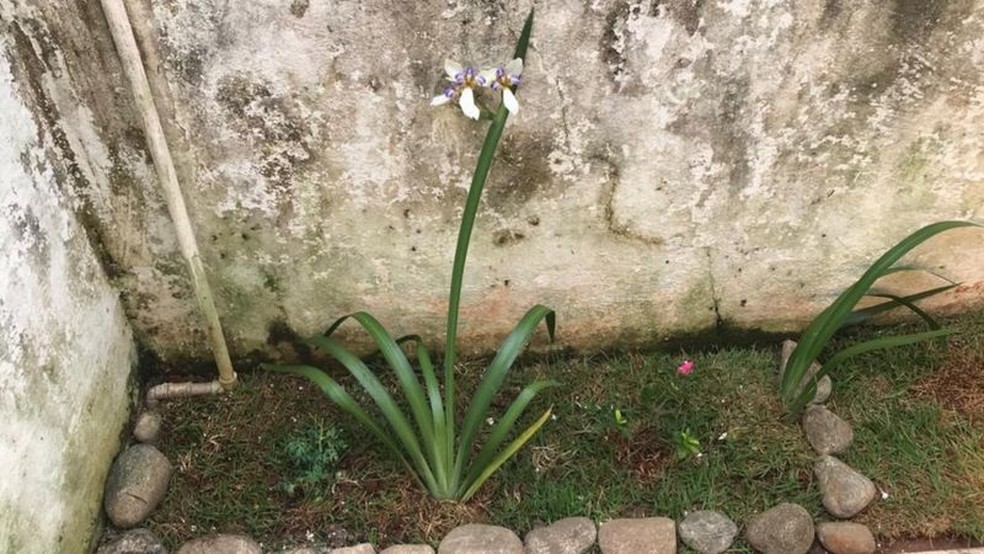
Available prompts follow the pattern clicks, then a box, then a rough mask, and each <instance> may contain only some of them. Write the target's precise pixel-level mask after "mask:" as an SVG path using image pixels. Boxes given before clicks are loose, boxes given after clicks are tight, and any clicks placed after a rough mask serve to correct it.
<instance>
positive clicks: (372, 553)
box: [330, 543, 376, 554]
mask: <svg viewBox="0 0 984 554" xmlns="http://www.w3.org/2000/svg"><path fill="white" fill-rule="evenodd" d="M330 554H376V549H375V548H373V546H372V545H371V544H369V543H362V544H357V545H355V546H345V547H342V548H333V549H332V550H331V552H330Z"/></svg>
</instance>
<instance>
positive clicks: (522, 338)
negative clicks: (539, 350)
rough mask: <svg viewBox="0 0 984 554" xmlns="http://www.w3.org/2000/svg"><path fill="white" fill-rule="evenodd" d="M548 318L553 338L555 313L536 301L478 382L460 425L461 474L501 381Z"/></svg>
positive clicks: (458, 472)
mask: <svg viewBox="0 0 984 554" xmlns="http://www.w3.org/2000/svg"><path fill="white" fill-rule="evenodd" d="M544 320H545V321H546V325H547V332H548V333H549V335H550V340H553V337H554V327H555V325H556V315H555V314H554V311H553V310H551V309H550V308H547V307H545V306H542V305H540V304H537V305H536V306H533V307H532V308H530V309H529V310H528V311H527V312H526V314H525V315H524V316H523V317H522V319H520V320H519V323H517V324H516V326H515V327H514V328H513V330H512V332H510V333H509V335H508V336H507V337H506V339H505V340H504V341H503V342H502V346H501V347H500V348H499V351H498V352H497V353H496V355H495V358H494V359H493V360H492V363H490V364H489V367H488V368H487V369H486V370H485V375H484V376H483V377H482V381H481V382H480V383H479V384H478V388H477V389H476V391H475V396H474V397H473V398H472V402H471V404H470V405H469V406H468V411H467V412H466V414H465V419H464V421H463V422H462V425H461V441H460V442H459V443H458V453H457V458H456V459H455V465H454V468H455V469H454V472H453V473H454V475H461V474H462V469H463V467H464V462H465V459H466V458H467V457H468V455H469V453H470V450H471V446H472V442H473V441H474V440H475V436H476V434H477V433H478V429H479V428H480V427H481V425H482V422H484V421H485V418H486V417H487V414H488V411H489V406H490V405H491V404H492V398H493V397H494V396H495V394H496V393H497V392H498V391H499V388H500V387H502V382H503V381H504V380H505V378H506V373H508V371H509V368H510V367H512V364H513V362H515V361H516V358H517V357H519V354H520V353H521V352H522V351H523V348H524V347H525V346H526V342H527V340H528V339H529V337H530V335H531V334H532V333H533V331H534V330H535V329H536V327H537V325H539V323H540V321H544Z"/></svg>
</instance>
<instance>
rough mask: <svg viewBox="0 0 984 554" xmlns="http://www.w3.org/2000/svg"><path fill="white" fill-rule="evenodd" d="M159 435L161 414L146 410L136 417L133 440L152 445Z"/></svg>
mask: <svg viewBox="0 0 984 554" xmlns="http://www.w3.org/2000/svg"><path fill="white" fill-rule="evenodd" d="M160 433H161V414H160V412H157V411H155V410H148V411H146V412H143V413H142V414H140V416H139V417H137V422H136V424H134V426H133V438H135V439H136V440H137V441H139V442H145V443H147V444H154V443H156V442H157V437H158V435H160Z"/></svg>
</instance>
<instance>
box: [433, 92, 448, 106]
mask: <svg viewBox="0 0 984 554" xmlns="http://www.w3.org/2000/svg"><path fill="white" fill-rule="evenodd" d="M450 101H451V98H450V97H448V96H447V95H444V94H440V95H438V96H435V97H434V98H432V99H431V106H441V105H443V104H447V103H448V102H450Z"/></svg>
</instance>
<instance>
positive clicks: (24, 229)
mask: <svg viewBox="0 0 984 554" xmlns="http://www.w3.org/2000/svg"><path fill="white" fill-rule="evenodd" d="M8 7H9V6H7V5H0V114H2V122H3V123H2V124H0V252H3V255H2V256H0V468H3V478H2V479H0V551H2V552H18V553H43V554H49V553H52V552H86V551H87V550H86V549H87V546H88V543H89V540H90V538H91V537H90V535H91V532H92V528H93V526H94V524H95V523H96V522H97V517H98V514H99V510H100V500H101V498H102V487H103V482H104V480H105V477H106V472H107V470H108V468H109V464H110V462H111V461H112V458H113V456H114V455H115V453H116V451H117V450H118V448H119V437H120V432H121V431H122V428H123V424H124V422H125V420H126V417H127V408H128V400H129V399H128V395H127V380H128V378H129V375H130V372H131V370H132V368H133V366H134V364H135V361H136V352H135V348H134V343H133V340H132V336H131V333H130V328H129V325H128V324H127V322H126V318H125V315H124V312H123V308H122V306H121V304H120V302H119V299H118V295H117V293H116V292H115V291H114V290H113V289H112V288H111V287H110V285H109V283H108V282H107V280H106V277H105V274H104V272H103V269H102V268H101V267H100V265H99V262H98V260H97V258H96V256H95V255H94V253H93V250H92V248H91V246H90V243H89V241H88V239H87V236H86V233H85V231H84V230H83V229H82V227H81V226H80V224H79V223H78V221H77V218H76V210H77V209H78V208H79V203H78V199H77V198H76V197H75V196H74V193H73V192H72V190H71V189H70V188H68V187H67V182H66V181H67V180H66V175H67V174H68V173H69V172H71V171H73V169H72V168H71V167H69V166H66V165H64V163H63V162H64V160H62V159H60V157H59V156H52V154H53V153H55V152H57V151H58V148H59V146H58V145H57V143H58V142H59V141H62V140H64V137H63V136H62V135H60V132H59V131H58V128H56V127H52V126H50V125H49V124H48V123H49V121H46V120H45V118H44V117H42V116H41V111H43V110H50V111H49V113H48V114H49V116H50V117H51V118H53V119H57V120H58V121H60V122H61V124H63V125H67V124H69V122H71V121H72V120H73V119H74V118H85V117H86V111H85V110H84V108H81V107H80V108H79V109H78V110H77V111H75V112H70V113H65V112H58V111H56V110H55V109H54V108H53V106H43V105H38V104H35V103H33V102H34V100H36V99H37V98H36V97H33V93H31V92H30V90H29V85H38V86H41V87H47V86H48V85H52V86H54V84H55V83H56V82H57V79H58V77H59V76H58V75H54V74H47V75H44V76H43V78H42V79H41V80H39V81H33V80H32V79H31V78H29V77H28V76H27V75H26V74H25V71H26V68H25V66H24V65H23V63H22V62H23V60H18V61H15V62H13V63H10V62H8V59H12V58H14V57H16V56H15V55H14V53H15V52H16V51H17V46H16V44H15V40H16V39H14V38H13V35H12V32H11V28H10V26H9V25H8V23H9V20H8V18H7V15H8V14H9V12H7V11H6V9H7V8H8ZM40 90H41V89H38V90H37V91H35V92H39V91H40ZM24 91H27V92H24ZM32 112H33V113H32Z"/></svg>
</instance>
